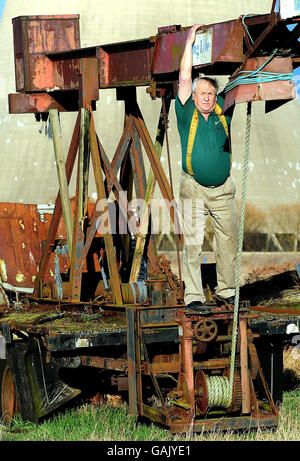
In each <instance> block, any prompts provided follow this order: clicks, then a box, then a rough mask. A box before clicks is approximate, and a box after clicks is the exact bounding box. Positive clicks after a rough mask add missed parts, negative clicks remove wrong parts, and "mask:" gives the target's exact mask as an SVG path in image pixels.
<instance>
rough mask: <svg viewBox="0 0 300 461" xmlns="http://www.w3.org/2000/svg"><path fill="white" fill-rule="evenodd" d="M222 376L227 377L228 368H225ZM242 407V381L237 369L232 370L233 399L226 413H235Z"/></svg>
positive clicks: (228, 373)
mask: <svg viewBox="0 0 300 461" xmlns="http://www.w3.org/2000/svg"><path fill="white" fill-rule="evenodd" d="M223 375H224V376H227V377H228V379H229V375H230V371H229V368H226V369H225V370H224V373H223ZM241 408H242V383H241V376H240V374H239V372H238V371H235V372H234V378H233V399H232V403H231V405H230V407H228V408H227V410H226V411H227V413H235V412H237V411H240V410H241Z"/></svg>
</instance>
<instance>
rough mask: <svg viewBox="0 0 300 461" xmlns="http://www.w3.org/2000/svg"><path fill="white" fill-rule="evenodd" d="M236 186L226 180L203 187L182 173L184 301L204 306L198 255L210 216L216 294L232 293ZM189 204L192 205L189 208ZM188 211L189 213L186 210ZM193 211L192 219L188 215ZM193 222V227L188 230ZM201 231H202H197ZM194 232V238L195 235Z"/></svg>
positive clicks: (235, 238) (229, 179) (233, 290)
mask: <svg viewBox="0 0 300 461" xmlns="http://www.w3.org/2000/svg"><path fill="white" fill-rule="evenodd" d="M235 192H236V187H235V185H234V183H233V182H232V180H231V178H230V177H229V178H228V179H227V180H226V181H225V183H224V184H222V185H221V186H217V187H204V186H201V185H200V184H198V183H197V181H195V179H194V178H193V177H192V176H191V175H189V174H187V173H185V172H182V174H181V181H180V199H181V200H180V202H181V204H184V205H182V208H181V211H180V212H179V215H180V218H181V226H182V231H183V235H184V249H183V271H182V277H183V281H184V284H185V295H184V301H185V303H186V304H189V303H190V302H192V301H201V302H203V303H205V301H206V299H205V295H204V292H203V286H202V278H201V263H200V261H201V252H202V244H203V237H204V230H205V224H206V219H207V217H208V214H210V216H211V219H212V225H213V229H214V242H213V243H214V252H215V258H216V270H217V287H216V290H215V291H216V294H217V295H220V296H222V297H223V298H228V297H230V296H234V294H235V267H236V256H237V247H238V232H239V221H238V211H237V206H236V202H235ZM188 203H192V206H188ZM187 210H189V211H187ZM191 210H192V216H191ZM191 223H192V227H191ZM200 231H201V232H200ZM195 232H196V233H197V235H196V236H195Z"/></svg>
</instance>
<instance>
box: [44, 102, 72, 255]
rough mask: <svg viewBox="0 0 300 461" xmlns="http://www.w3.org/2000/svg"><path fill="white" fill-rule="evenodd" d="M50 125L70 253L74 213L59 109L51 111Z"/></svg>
mask: <svg viewBox="0 0 300 461" xmlns="http://www.w3.org/2000/svg"><path fill="white" fill-rule="evenodd" d="M49 115H50V123H51V129H52V134H53V145H54V155H55V162H56V167H57V174H58V181H59V190H60V197H61V203H62V211H63V217H64V223H65V228H66V235H67V242H68V248H69V251H71V248H72V233H73V220H72V211H71V203H70V196H69V186H68V180H67V175H66V169H65V158H64V154H63V149H62V144H61V137H60V132H59V131H60V128H59V121H58V111H57V109H50V110H49Z"/></svg>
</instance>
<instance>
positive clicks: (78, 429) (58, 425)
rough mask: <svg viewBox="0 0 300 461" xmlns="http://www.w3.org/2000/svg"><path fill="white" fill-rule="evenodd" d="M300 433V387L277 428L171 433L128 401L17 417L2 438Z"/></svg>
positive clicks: (245, 437)
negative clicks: (35, 418) (37, 417)
mask: <svg viewBox="0 0 300 461" xmlns="http://www.w3.org/2000/svg"><path fill="white" fill-rule="evenodd" d="M299 433H300V389H298V390H295V391H293V392H286V393H284V396H283V404H282V407H281V409H280V417H279V424H278V427H277V428H273V429H267V430H263V429H260V428H258V429H256V430H252V431H244V432H232V431H225V432H224V431H223V432H212V433H203V434H193V435H191V434H187V435H179V434H175V435H174V434H171V433H170V432H169V431H168V430H166V429H164V428H161V427H159V426H157V425H155V424H152V423H150V424H143V423H141V422H139V421H138V420H137V418H136V416H133V415H129V414H128V407H127V406H126V405H124V404H123V405H121V406H110V405H102V406H99V407H95V406H92V405H86V404H85V405H81V406H79V407H77V408H73V409H66V410H65V411H64V412H59V413H58V414H56V415H55V416H52V417H49V418H47V419H46V420H45V421H43V422H41V423H40V424H33V423H29V422H25V421H23V420H22V419H21V418H19V417H16V418H15V419H14V420H13V421H12V423H11V425H10V426H9V427H6V426H4V425H0V441H3V442H8V441H12V442H16V441H39V442H41V441H88V442H94V441H106V442H108V441H120V442H121V441H148V442H149V441H150V442H154V441H155V442H156V441H169V442H171V441H207V442H212V441H236V442H240V441H296V440H299Z"/></svg>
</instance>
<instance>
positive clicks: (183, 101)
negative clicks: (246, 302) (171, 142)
mask: <svg viewBox="0 0 300 461" xmlns="http://www.w3.org/2000/svg"><path fill="white" fill-rule="evenodd" d="M199 27H200V25H199V24H195V25H194V26H193V27H192V28H191V29H190V31H189V34H188V37H187V40H186V45H185V50H184V53H183V56H182V59H181V63H180V71H179V90H178V94H177V97H176V101H175V110H176V116H177V125H178V131H179V134H180V139H181V148H182V173H181V182H180V198H181V200H184V201H186V200H187V199H189V200H192V201H194V202H196V201H197V202H199V200H201V201H202V203H203V207H202V215H203V220H204V226H205V221H206V218H207V216H208V214H210V216H211V219H212V224H213V229H214V250H215V257H216V268H217V282H218V284H217V287H216V290H215V294H216V299H217V302H218V303H221V304H224V303H225V304H234V299H235V298H234V296H235V263H236V254H237V240H238V213H237V207H236V203H235V198H234V197H235V190H236V189H235V185H234V184H233V182H232V180H231V178H230V168H231V153H230V137H229V136H230V122H231V116H232V114H231V115H230V116H228V115H226V116H225V115H222V113H221V112H222V107H223V104H224V100H223V98H221V97H220V96H217V91H218V84H217V82H216V80H215V79H211V78H208V77H205V76H203V77H198V78H197V79H195V80H194V82H192V65H193V52H192V47H193V44H194V41H195V37H196V31H197V29H198V28H199ZM193 209H197V207H193ZM198 213H199V207H198ZM183 218H184V221H186V216H184V217H183ZM184 227H185V226H184ZM203 233H204V230H203ZM184 240H185V245H184V265H183V280H184V283H185V296H184V300H185V304H186V309H187V311H189V310H191V311H194V312H198V313H204V314H206V313H209V312H210V308H209V306H206V305H205V301H206V299H205V295H204V292H203V286H202V279H201V265H200V255H201V251H202V242H199V241H197V242H193V243H192V244H189V243H187V242H186V237H185V232H184ZM202 240H203V239H202Z"/></svg>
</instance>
